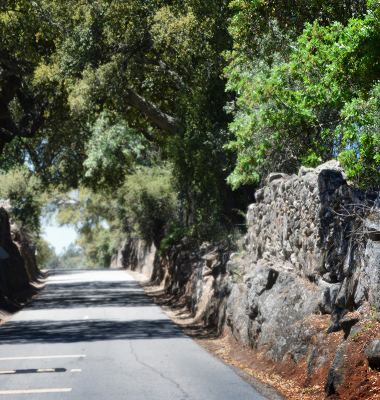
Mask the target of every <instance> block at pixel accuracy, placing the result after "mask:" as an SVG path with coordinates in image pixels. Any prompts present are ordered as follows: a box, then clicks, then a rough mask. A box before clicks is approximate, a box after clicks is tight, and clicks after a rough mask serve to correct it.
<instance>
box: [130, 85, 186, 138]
mask: <svg viewBox="0 0 380 400" xmlns="http://www.w3.org/2000/svg"><path fill="white" fill-rule="evenodd" d="M124 99H125V101H126V103H127V104H128V105H130V106H131V107H133V108H135V109H136V110H138V111H140V112H142V113H143V114H145V115H146V116H147V117H148V118H149V119H150V120H151V121H152V122H154V123H155V124H156V125H158V127H160V128H161V129H163V130H164V131H166V132H169V133H171V134H175V133H177V132H178V131H179V126H178V121H177V120H176V118H174V117H172V116H170V115H168V114H165V113H164V112H162V111H161V110H160V109H159V108H158V107H157V106H155V105H154V104H152V103H150V102H149V101H148V100H146V99H144V98H143V97H141V96H140V95H138V94H137V93H135V92H133V91H132V90H128V92H127V93H125V95H124Z"/></svg>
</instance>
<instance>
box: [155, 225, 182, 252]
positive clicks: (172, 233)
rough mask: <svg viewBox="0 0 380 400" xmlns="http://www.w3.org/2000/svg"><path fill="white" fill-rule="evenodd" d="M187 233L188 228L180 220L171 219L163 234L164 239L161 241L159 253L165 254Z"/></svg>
mask: <svg viewBox="0 0 380 400" xmlns="http://www.w3.org/2000/svg"><path fill="white" fill-rule="evenodd" d="M187 235H188V229H187V228H186V227H185V226H184V225H183V223H181V222H180V221H173V222H172V223H171V224H170V226H169V228H168V232H167V234H166V236H165V239H163V240H162V241H161V244H160V250H159V254H160V256H163V257H164V256H165V255H166V254H167V252H168V250H169V249H170V248H171V247H172V246H173V245H175V244H178V243H179V241H180V240H181V239H182V238H184V237H185V236H187Z"/></svg>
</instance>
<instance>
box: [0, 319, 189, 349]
mask: <svg viewBox="0 0 380 400" xmlns="http://www.w3.org/2000/svg"><path fill="white" fill-rule="evenodd" d="M171 338H178V339H181V338H182V339H183V338H187V336H186V335H185V334H184V333H183V332H182V331H181V330H180V329H179V328H178V327H177V326H176V325H175V324H174V323H173V322H172V321H171V320H169V319H167V320H166V319H165V320H151V321H149V320H134V321H112V320H93V321H91V320H87V321H59V322H54V321H50V320H46V321H16V322H13V321H8V322H7V323H6V324H5V325H2V326H1V327H0V343H1V344H22V343H75V342H94V341H102V340H122V339H129V340H138V339H171Z"/></svg>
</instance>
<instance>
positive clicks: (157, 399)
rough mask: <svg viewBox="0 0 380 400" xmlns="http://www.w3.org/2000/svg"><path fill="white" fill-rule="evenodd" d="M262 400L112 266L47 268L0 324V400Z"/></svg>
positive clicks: (133, 282)
mask: <svg viewBox="0 0 380 400" xmlns="http://www.w3.org/2000/svg"><path fill="white" fill-rule="evenodd" d="M2 398H4V399H14V400H18V399H33V400H34V399H35V400H44V399H54V400H56V399H58V400H60V399H70V400H72V399H75V400H77V399H78V400H79V399H80V400H85V399H89V400H90V399H91V400H97V399H101V400H105V399H110V400H113V399H128V400H161V399H162V400H164V399H165V400H174V399H175V400H185V399H189V400H190V399H197V400H203V399H204V400H206V399H207V400H212V399H215V400H216V399H217V400H232V399H233V400H243V399H244V400H264V399H265V397H263V396H262V395H261V394H260V393H259V392H257V391H256V390H255V389H254V388H252V387H251V386H250V385H249V384H248V383H246V382H245V381H244V380H243V379H242V378H240V377H239V376H238V375H236V374H235V372H233V371H232V370H231V369H230V368H228V367H227V366H225V365H224V364H223V363H221V362H220V361H219V360H217V359H215V358H214V357H213V356H211V355H210V354H208V353H207V352H206V351H205V350H204V349H202V348H201V347H200V346H198V345H197V344H196V343H195V342H194V341H193V340H192V339H190V338H189V337H188V336H186V335H185V334H184V333H183V332H182V331H181V330H180V329H179V328H178V327H177V326H176V325H175V324H174V323H173V322H172V321H171V320H170V319H169V318H168V317H167V316H166V315H165V313H164V312H163V311H162V310H161V308H159V307H158V306H156V305H155V304H154V303H153V301H152V300H151V299H150V298H149V297H148V296H147V295H146V294H145V292H144V291H143V290H142V289H141V288H140V286H139V284H138V283H137V282H136V281H135V280H134V279H133V277H132V276H130V275H129V274H127V273H126V272H125V271H120V270H59V271H57V270H56V271H51V272H50V277H49V279H48V281H47V284H46V287H45V289H44V291H43V292H42V293H41V294H40V295H39V296H38V297H37V298H36V299H35V300H34V301H33V302H32V303H31V304H29V306H27V307H26V308H24V309H23V310H22V311H21V312H19V313H17V314H16V315H14V316H13V317H12V318H11V319H10V320H8V321H7V322H6V323H5V324H3V325H1V326H0V400H1V399H2Z"/></svg>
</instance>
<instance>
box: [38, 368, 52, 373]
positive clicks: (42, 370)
mask: <svg viewBox="0 0 380 400" xmlns="http://www.w3.org/2000/svg"><path fill="white" fill-rule="evenodd" d="M37 372H55V368H41V369H38V370H37Z"/></svg>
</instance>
